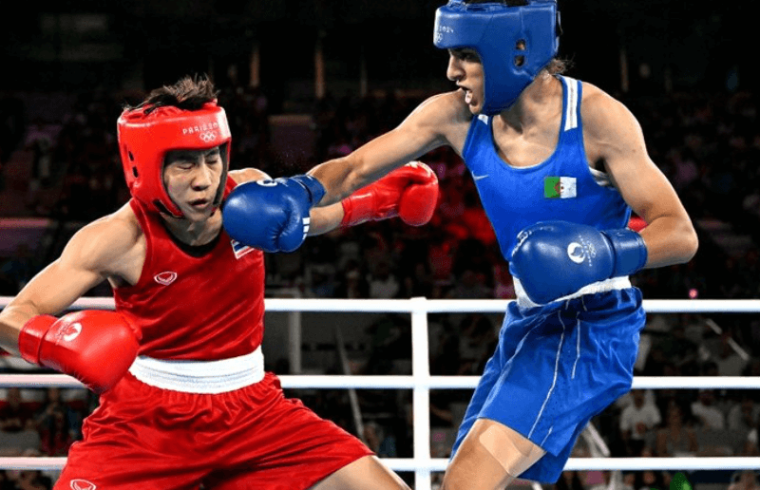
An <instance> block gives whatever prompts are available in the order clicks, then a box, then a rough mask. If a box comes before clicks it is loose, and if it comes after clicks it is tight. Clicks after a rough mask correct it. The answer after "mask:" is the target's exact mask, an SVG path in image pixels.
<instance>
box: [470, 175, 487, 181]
mask: <svg viewBox="0 0 760 490" xmlns="http://www.w3.org/2000/svg"><path fill="white" fill-rule="evenodd" d="M486 177H488V174H485V175H475V174H472V180H475V181H478V180H481V179H485V178H486Z"/></svg>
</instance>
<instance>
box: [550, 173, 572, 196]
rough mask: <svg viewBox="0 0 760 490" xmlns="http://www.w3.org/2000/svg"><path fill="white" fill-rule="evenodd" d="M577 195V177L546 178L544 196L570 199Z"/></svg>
mask: <svg viewBox="0 0 760 490" xmlns="http://www.w3.org/2000/svg"><path fill="white" fill-rule="evenodd" d="M576 195H577V191H576V185H575V177H545V178H544V197H546V198H548V199H570V198H572V197H576Z"/></svg>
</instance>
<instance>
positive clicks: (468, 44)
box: [433, 0, 560, 115]
mask: <svg viewBox="0 0 760 490" xmlns="http://www.w3.org/2000/svg"><path fill="white" fill-rule="evenodd" d="M527 2H528V3H527V5H523V6H520V7H509V6H507V5H505V4H503V3H498V2H489V3H475V4H466V3H464V2H463V0H450V1H449V3H448V4H446V5H444V6H443V7H440V8H438V10H436V15H435V30H434V33H433V43H434V44H435V46H436V47H438V48H442V49H455V48H470V49H474V50H475V51H476V52H477V53H478V55H479V56H480V60H481V63H482V64H483V80H484V84H485V87H484V95H485V97H484V100H483V108H482V110H481V111H482V112H483V113H484V114H488V115H493V114H498V113H499V112H501V111H502V110H504V109H506V108H508V107H509V106H511V105H512V104H513V103H514V102H515V100H517V97H519V96H520V93H522V91H523V90H525V87H527V86H528V85H529V84H530V83H531V82H532V81H533V79H534V78H535V77H536V75H538V73H539V72H540V71H541V69H542V68H544V67H545V66H546V65H547V64H548V63H549V62H550V61H551V60H552V58H553V57H554V56H556V54H557V50H558V49H559V32H560V29H559V14H558V12H557V2H556V0H527Z"/></svg>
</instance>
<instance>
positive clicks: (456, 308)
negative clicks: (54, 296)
mask: <svg viewBox="0 0 760 490" xmlns="http://www.w3.org/2000/svg"><path fill="white" fill-rule="evenodd" d="M10 300H11V298H10V297H5V296H0V308H4V307H5V306H6V305H7V304H8V302H9V301H10ZM509 302H510V300H428V299H425V298H412V299H407V300H356V299H352V300H345V299H278V298H268V299H266V300H265V306H266V311H269V312H294V311H300V312H334V313H336V314H337V313H359V312H360V313H408V314H411V317H412V374H411V375H401V376H398V375H392V376H360V375H357V376H353V375H349V376H346V375H283V376H280V379H281V381H282V386H283V388H293V389H295V388H309V389H349V388H353V389H410V390H412V394H413V395H412V396H413V408H412V410H413V445H414V456H413V458H383V462H384V463H385V464H387V465H388V466H389V467H390V468H392V469H394V470H396V471H400V472H414V473H415V488H416V489H417V490H429V489H430V488H431V473H432V472H440V471H444V470H445V468H446V464H447V460H446V459H445V458H432V457H431V453H430V412H429V410H430V390H431V389H474V388H475V386H476V383H477V380H478V377H477V376H432V375H431V374H430V368H429V357H428V354H429V353H428V314H430V313H471V312H479V313H504V311H505V310H506V308H507V305H508V303H509ZM83 308H88V309H113V308H114V301H113V299H112V298H82V299H80V300H78V301H77V302H76V303H74V304H73V305H72V306H71V307H70V310H76V309H83ZM644 309H645V310H646V311H647V312H648V313H683V312H689V313H758V312H760V300H644ZM47 386H58V387H61V388H81V387H82V385H81V384H80V383H79V382H78V381H76V380H75V379H73V378H71V377H69V376H66V375H61V374H8V375H0V388H6V387H21V388H42V387H47ZM633 388H634V389H705V388H707V389H760V377H739V376H735V377H730V376H724V377H636V378H634V381H633ZM65 462H66V458H65V457H39V458H29V457H0V468H2V469H41V470H59V469H61V468H62V467H63V465H64V464H65ZM741 469H760V457H676V458H651V457H647V458H571V459H570V460H569V461H568V463H567V465H566V466H565V470H568V471H583V470H600V471H608V470H609V471H612V470H628V471H631V470H658V471H659V470H674V471H685V470H741Z"/></svg>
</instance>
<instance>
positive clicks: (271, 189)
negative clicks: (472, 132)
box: [222, 162, 438, 252]
mask: <svg viewBox="0 0 760 490" xmlns="http://www.w3.org/2000/svg"><path fill="white" fill-rule="evenodd" d="M249 175H250V176H252V177H256V174H254V173H250V174H249ZM323 193H324V189H323V188H322V186H321V184H320V183H319V181H318V180H316V179H315V178H313V177H312V176H308V175H300V176H296V177H293V178H287V179H276V180H271V179H254V180H247V181H242V179H241V183H240V185H238V186H237V187H236V188H235V189H234V190H233V191H232V192H231V193H230V194H229V195H228V196H227V199H226V200H225V203H224V206H223V209H222V216H223V220H224V227H225V230H226V231H227V233H228V234H229V235H230V236H231V237H232V238H234V239H235V240H237V241H239V242H241V243H244V244H246V245H249V246H252V247H255V248H259V249H261V250H264V251H267V252H280V251H284V252H289V251H292V250H295V249H296V248H297V247H298V246H300V245H301V243H303V240H304V239H305V237H306V236H307V235H319V234H322V233H327V232H328V231H331V230H334V229H335V228H337V227H338V226H344V227H347V226H354V225H357V224H360V223H364V222H365V221H370V220H373V221H379V220H383V219H388V218H393V217H396V216H398V217H400V218H401V219H402V220H403V221H404V222H405V223H407V224H410V225H412V226H421V225H423V224H425V223H427V222H428V221H430V219H431V217H432V215H433V212H434V210H435V206H436V204H437V201H438V178H437V177H436V175H435V173H434V172H433V171H432V170H431V169H430V168H429V167H428V166H427V165H425V164H424V163H421V162H411V163H408V164H407V165H404V166H403V167H401V168H398V169H396V170H394V171H392V172H390V173H389V174H388V175H386V176H385V177H383V178H381V179H380V180H378V181H377V182H375V183H373V184H370V185H368V186H366V187H364V188H362V189H360V190H359V191H357V192H355V193H354V194H352V195H350V196H349V197H347V198H346V199H344V200H343V201H341V202H340V203H335V204H332V205H329V206H325V207H322V208H315V207H314V205H315V204H316V202H318V200H319V199H318V198H317V197H315V196H317V195H322V194H323Z"/></svg>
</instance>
